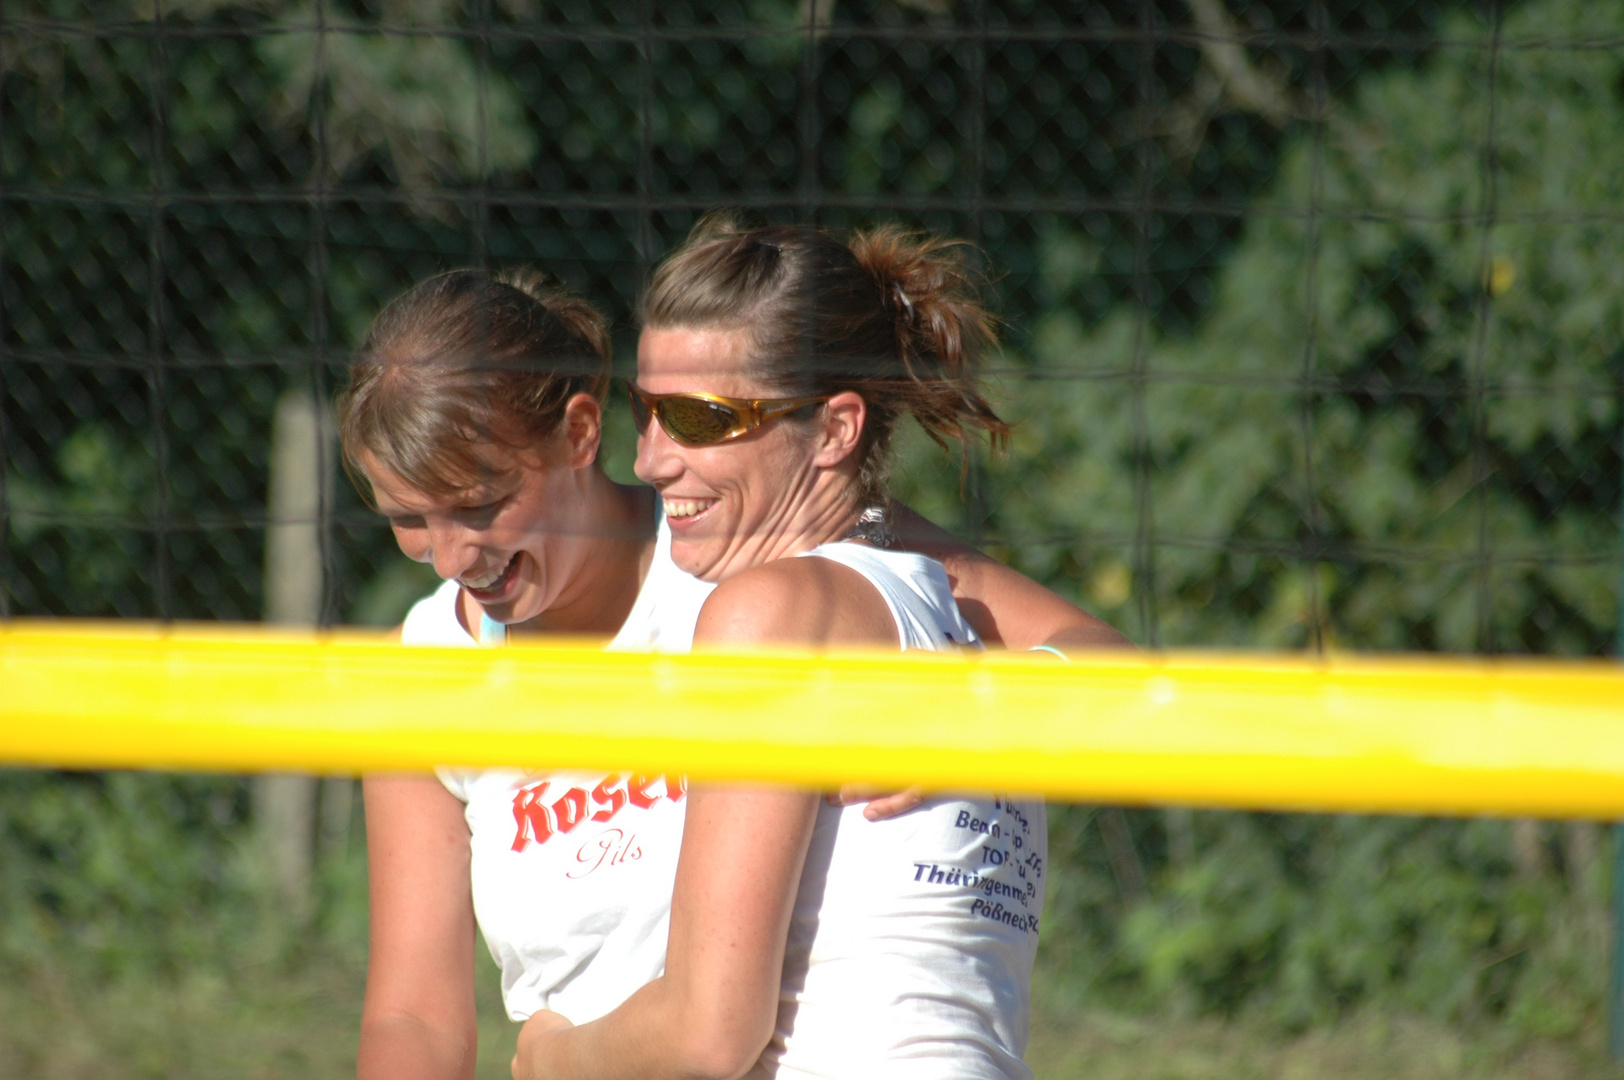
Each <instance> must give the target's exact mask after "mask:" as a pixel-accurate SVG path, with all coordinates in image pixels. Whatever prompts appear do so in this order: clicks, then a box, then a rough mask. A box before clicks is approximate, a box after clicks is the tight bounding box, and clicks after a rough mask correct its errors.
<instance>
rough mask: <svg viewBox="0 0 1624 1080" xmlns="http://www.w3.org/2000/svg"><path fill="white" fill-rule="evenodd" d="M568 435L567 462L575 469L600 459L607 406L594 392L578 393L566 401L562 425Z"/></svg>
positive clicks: (561, 431) (560, 428) (562, 429)
mask: <svg viewBox="0 0 1624 1080" xmlns="http://www.w3.org/2000/svg"><path fill="white" fill-rule="evenodd" d="M559 434H560V435H562V436H563V438H564V454H565V461H566V463H567V464H568V465H569V467H570V468H572V469H584V468H586V467H587V466H588V465H591V464H592V463H593V462H594V461H596V460H598V445H599V443H601V442H602V441H603V406H602V405H600V404H599V403H598V399H597V398H595V397H593V396H592V395H591V394H576V395H574V396H573V397H571V398H570V399H569V400H568V401H566V402H565V403H564V422H563V423H562V424H560V425H559Z"/></svg>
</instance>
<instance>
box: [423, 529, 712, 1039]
mask: <svg viewBox="0 0 1624 1080" xmlns="http://www.w3.org/2000/svg"><path fill="white" fill-rule="evenodd" d="M714 587H715V586H713V585H710V584H708V583H706V582H703V581H700V580H699V579H697V578H695V577H693V576H691V575H689V574H685V573H683V572H682V571H681V570H678V569H677V567H676V565H675V564H674V563H672V561H671V532H670V529H669V528H667V527H666V525H665V520H664V518H663V516H662V517H661V519H660V531H659V537H658V540H657V542H656V545H655V554H654V560H653V562H652V563H651V564H650V567H649V573H648V576H647V578H646V579H645V580H644V582H643V587H642V590H641V591H640V592H639V593H638V596H637V600H636V602H635V604H634V605H633V608H632V611H631V614H630V615H629V616H628V617H627V619H626V622H625V624H624V625H623V626H622V627H621V630H620V633H619V634H618V635H617V636H616V638H615V640H614V642H613V643H612V644H611V646H610V648H618V649H626V650H635V649H660V650H664V651H674V652H686V651H688V649H689V648H690V647H691V645H692V643H693V634H694V623H695V621H696V620H697V619H698V618H699V609H700V607H701V606H703V604H704V602H705V597H707V596H709V595H710V591H711V589H713V588H714ZM459 591H460V587H459V586H458V585H457V583H456V582H455V581H447V582H446V583H445V584H443V585H441V586H440V588H439V589H437V590H436V591H435V592H434V593H433V594H432V595H430V596H428V597H425V598H424V599H422V600H420V601H418V602H417V604H415V605H414V606H413V607H412V610H411V612H410V613H409V614H408V615H407V616H406V621H405V623H404V625H403V626H402V630H401V639H402V640H403V641H404V642H405V643H406V644H409V645H449V646H454V647H474V646H475V645H476V644H480V645H500V644H501V643H502V642H503V641H504V640H505V639H506V631H505V628H504V627H502V626H500V625H499V624H497V623H494V622H492V621H491V620H489V619H482V620H481V626H480V631H479V639H480V640H479V641H478V642H476V641H475V640H474V638H472V637H471V636H469V633H468V631H467V630H465V629H463V626H462V623H461V622H460V621H459V620H458V618H457V595H458V593H459ZM537 707H538V708H545V705H544V704H543V703H538V705H537ZM435 772H436V775H438V776H439V778H440V780H441V782H442V783H443V784H444V785H445V786H446V789H447V790H448V791H450V792H451V794H453V795H455V796H456V797H457V798H458V799H460V800H462V801H463V802H464V803H465V804H466V809H465V811H464V816H465V817H466V819H467V821H468V828H469V831H470V832H471V834H472V864H471V867H470V872H471V877H472V882H473V900H474V914H475V917H476V918H477V919H478V920H479V928H480V932H481V933H482V934H483V935H484V938H485V943H486V945H487V946H489V948H490V950H491V956H492V958H493V959H494V960H495V961H496V963H497V965H498V966H499V967H500V968H501V969H502V1001H503V1003H504V1005H505V1006H506V1007H507V1013H508V1016H510V1017H511V1018H513V1019H514V1020H525V1019H527V1018H528V1017H529V1016H530V1014H531V1013H534V1012H537V1011H538V1010H541V1009H550V1010H552V1011H554V1012H558V1013H562V1014H563V1015H564V1016H566V1017H568V1018H569V1019H570V1020H571V1021H573V1022H574V1023H577V1024H583V1023H586V1022H587V1021H589V1020H595V1019H597V1018H598V1017H600V1016H602V1015H604V1014H605V1013H608V1012H612V1011H613V1010H614V1009H615V1008H616V1007H617V1006H618V1005H620V1004H621V1002H623V1001H625V1000H626V998H628V997H630V996H631V994H632V993H633V992H634V991H636V990H637V988H638V987H640V986H642V985H643V984H644V983H647V982H648V981H649V980H651V979H653V978H655V977H657V976H658V975H660V974H661V973H662V972H664V970H665V946H666V937H667V932H668V930H669V927H670V920H671V891H672V887H673V883H674V881H675V879H676V867H677V852H678V849H679V848H680V846H681V844H682V822H683V814H684V808H685V806H686V802H685V800H684V795H685V794H686V792H687V788H686V784H685V783H684V782H683V780H682V778H681V777H674V778H672V777H662V776H654V777H644V776H636V775H627V774H622V773H609V774H606V773H596V772H544V771H526V770H523V769H460V768H441V769H437V770H435Z"/></svg>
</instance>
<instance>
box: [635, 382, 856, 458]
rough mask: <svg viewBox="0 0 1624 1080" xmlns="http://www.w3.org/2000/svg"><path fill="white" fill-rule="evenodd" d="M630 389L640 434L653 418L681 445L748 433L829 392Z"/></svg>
mask: <svg viewBox="0 0 1624 1080" xmlns="http://www.w3.org/2000/svg"><path fill="white" fill-rule="evenodd" d="M627 389H629V390H630V391H631V398H632V419H633V421H634V422H635V423H636V424H637V433H638V434H639V435H641V434H643V432H645V431H647V430H648V422H649V420H650V419H651V418H652V419H657V420H659V421H660V427H661V429H662V430H664V431H665V433H666V434H667V435H669V436H671V439H672V441H673V442H678V443H681V444H682V445H683V446H714V445H716V444H717V443H723V442H727V441H728V440H729V439H737V438H738V437H739V436H741V435H748V434H750V432H752V431H754V430H756V428H758V427H760V426H761V425H762V424H765V423H766V422H767V421H769V420H776V419H778V418H779V417H780V416H787V415H788V414H790V413H792V412H795V411H796V410H797V409H804V408H806V407H807V406H809V405H819V404H822V403H823V402H825V401H828V400H829V397H830V395H827V394H825V395H824V396H823V397H805V398H730V397H722V396H720V395H718V394H698V393H687V394H649V393H645V392H644V391H643V390H642V389H641V388H639V387H638V385H637V384H636V383H631V384H630V385H629V386H628V387H627Z"/></svg>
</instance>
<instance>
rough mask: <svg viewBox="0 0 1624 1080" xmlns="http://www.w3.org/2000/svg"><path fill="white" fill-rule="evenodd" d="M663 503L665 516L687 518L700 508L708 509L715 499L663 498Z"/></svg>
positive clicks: (700, 509)
mask: <svg viewBox="0 0 1624 1080" xmlns="http://www.w3.org/2000/svg"><path fill="white" fill-rule="evenodd" d="M661 501H662V502H664V503H665V516H666V517H668V518H689V517H693V516H694V515H695V514H697V513H699V512H700V511H702V510H709V509H710V508H711V505H712V504H713V503H715V502H716V500H715V499H663V500H661Z"/></svg>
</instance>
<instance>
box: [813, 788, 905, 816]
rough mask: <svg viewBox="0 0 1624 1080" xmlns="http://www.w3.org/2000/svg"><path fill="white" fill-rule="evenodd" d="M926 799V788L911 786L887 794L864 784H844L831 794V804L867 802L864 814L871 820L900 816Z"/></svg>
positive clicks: (842, 804)
mask: <svg viewBox="0 0 1624 1080" xmlns="http://www.w3.org/2000/svg"><path fill="white" fill-rule="evenodd" d="M924 801H925V789H924V788H920V787H911V788H907V789H905V790H903V791H891V792H886V793H885V794H883V795H882V794H879V793H877V792H876V791H875V790H874V789H873V788H871V787H865V786H864V785H862V784H843V785H842V786H841V788H840V790H839V791H837V792H835V793H834V794H832V795H830V796H829V805H830V806H851V805H852V804H853V803H860V802H866V803H868V805H867V806H865V807H863V816H864V817H866V818H867V819H868V820H870V821H884V820H886V819H887V818H894V817H899V816H901V815H902V814H906V813H907V812H908V811H909V810H912V809H913V808H914V807H916V806H918V805H919V804H920V803H922V802H924Z"/></svg>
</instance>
